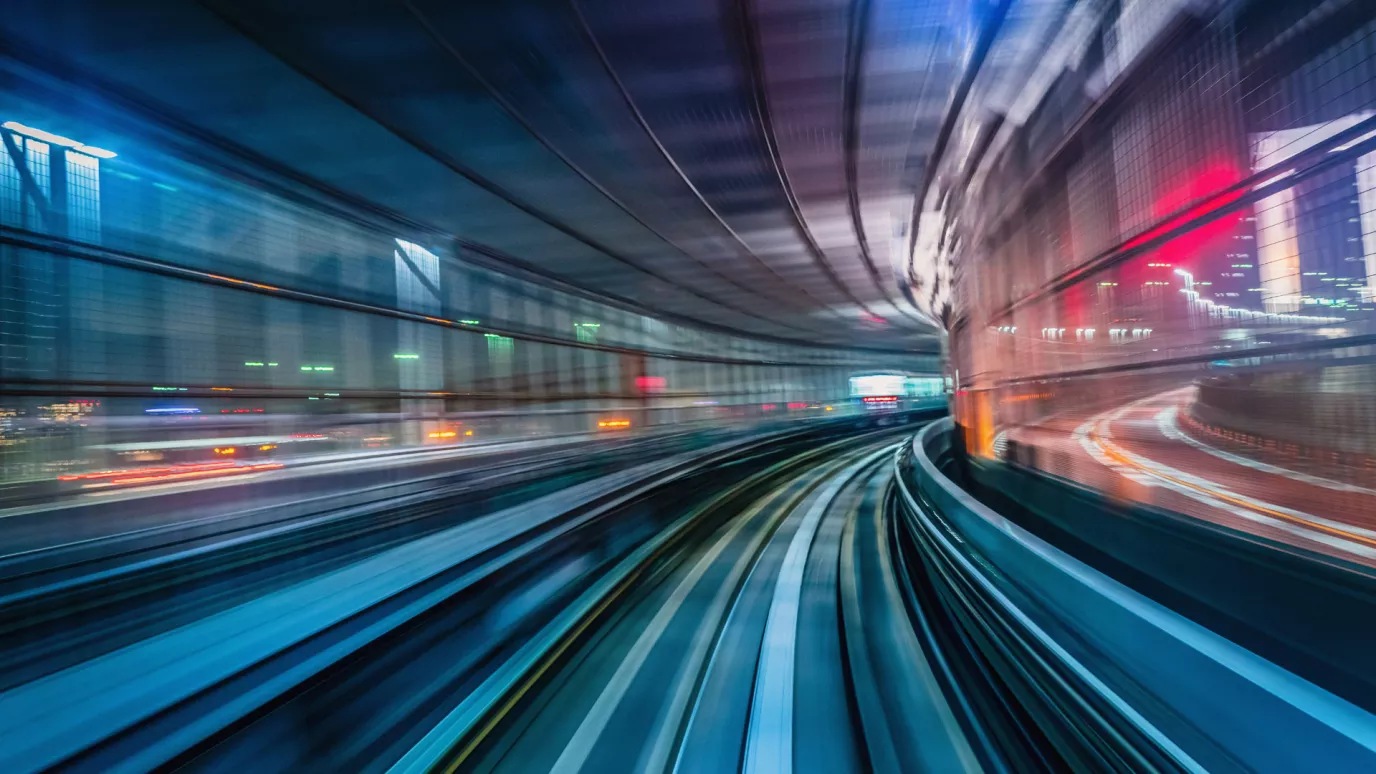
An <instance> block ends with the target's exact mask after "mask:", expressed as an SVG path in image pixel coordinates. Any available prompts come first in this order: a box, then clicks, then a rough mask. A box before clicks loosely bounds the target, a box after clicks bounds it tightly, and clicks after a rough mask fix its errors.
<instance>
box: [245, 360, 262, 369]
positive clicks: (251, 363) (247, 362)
mask: <svg viewBox="0 0 1376 774" xmlns="http://www.w3.org/2000/svg"><path fill="white" fill-rule="evenodd" d="M244 365H246V366H248V367H249V368H262V367H263V363H260V362H258V361H257V360H245V361H244Z"/></svg>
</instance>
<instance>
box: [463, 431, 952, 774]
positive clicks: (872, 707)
mask: <svg viewBox="0 0 1376 774" xmlns="http://www.w3.org/2000/svg"><path fill="white" fill-rule="evenodd" d="M893 448H894V447H893V441H892V440H889V441H883V442H877V443H876V442H870V443H867V444H864V445H862V446H858V447H852V448H849V449H847V450H845V451H844V452H842V451H835V452H832V453H823V454H817V455H815V456H814V458H813V460H812V461H811V462H810V463H809V464H808V465H807V466H806V467H805V468H803V469H802V471H801V472H799V473H798V474H796V475H794V476H792V477H789V478H787V479H786V480H784V481H783V482H782V483H778V484H777V485H776V486H774V488H773V489H772V491H768V492H767V493H766V494H764V495H763V496H761V497H759V498H758V499H756V500H754V501H753V502H752V503H750V504H749V506H748V507H745V508H743V509H742V510H740V512H739V513H738V514H736V515H735V516H734V517H732V518H729V519H727V520H725V522H724V523H721V524H719V525H716V526H715V528H714V529H710V530H705V531H704V532H703V533H702V534H701V535H699V536H697V538H696V539H694V540H692V541H688V542H687V545H685V546H683V547H682V548H681V550H679V551H678V552H677V553H676V554H673V555H671V556H669V557H666V558H665V559H664V560H662V561H661V562H660V563H659V564H658V565H657V566H656V567H654V568H653V569H652V570H651V571H650V572H649V573H648V574H647V576H646V577H645V579H644V581H643V582H642V583H639V584H637V585H636V586H634V587H633V588H630V589H629V590H628V591H627V592H626V595H625V597H624V598H623V599H622V600H620V601H619V603H618V604H616V605H613V606H611V607H609V608H608V612H607V614H606V615H605V616H604V618H603V619H602V620H601V621H599V622H598V625H597V626H596V627H594V628H592V629H590V630H589V632H588V634H587V636H585V637H584V638H583V640H582V641H581V642H579V643H578V644H577V645H576V646H575V647H573V648H571V649H570V650H569V651H568V653H567V655H566V657H565V658H564V659H563V660H562V661H561V662H560V663H559V668H558V669H555V670H553V671H551V673H550V674H549V676H548V677H547V679H544V680H542V681H540V682H538V683H537V684H536V685H535V687H534V688H533V690H532V691H531V692H530V693H529V694H528V695H526V696H525V697H524V698H523V700H522V701H520V702H519V703H517V705H516V706H515V708H514V709H513V711H512V712H511V713H510V714H509V715H507V716H506V717H505V718H503V719H502V721H501V722H500V723H498V724H496V725H495V727H494V728H493V730H492V731H491V732H490V733H488V734H486V735H485V736H484V737H483V738H482V739H481V741H480V743H479V744H477V745H470V747H469V748H467V749H466V750H465V751H463V752H461V753H460V754H459V756H458V757H456V758H454V759H451V760H450V761H448V763H449V768H450V769H462V770H473V771H547V770H548V771H557V772H572V771H683V772H717V771H732V770H741V771H754V772H781V771H791V770H798V771H814V772H828V773H831V772H847V771H857V772H858V771H867V770H872V769H873V768H874V765H875V764H874V761H873V760H872V753H871V749H872V748H874V749H876V750H879V753H878V754H879V755H880V756H882V757H883V760H884V761H886V762H887V761H892V760H894V752H893V745H894V742H893V740H892V739H891V738H889V737H891V736H893V733H892V730H891V729H890V725H892V724H891V723H889V720H888V719H887V718H885V717H884V715H886V714H887V713H889V712H892V711H902V710H903V708H901V707H899V706H897V705H896V704H895V703H893V702H892V701H889V703H888V704H885V703H884V701H885V699H886V698H891V697H892V695H894V694H902V696H903V700H902V701H901V702H899V703H903V704H907V705H908V708H909V709H912V707H913V705H922V706H918V707H917V708H916V709H913V710H912V711H913V713H914V715H915V716H916V717H917V718H919V720H918V721H917V722H919V724H920V722H921V721H922V720H928V719H933V718H934V719H935V722H934V723H931V724H929V725H928V726H927V727H926V728H924V729H921V730H922V731H923V732H924V733H926V732H931V733H932V734H934V735H935V736H936V737H937V738H938V739H939V741H937V740H933V741H932V743H931V744H930V745H929V747H930V752H931V754H932V755H933V758H932V759H930V760H937V759H938V758H939V757H940V756H942V755H943V754H944V755H945V756H946V757H945V758H944V760H946V761H948V762H954V761H958V760H959V759H960V757H961V756H962V755H968V747H966V745H965V743H964V740H963V738H961V736H960V732H959V731H958V729H957V728H956V726H955V724H954V723H953V722H951V723H947V722H943V720H942V718H943V717H944V718H949V717H950V713H949V712H948V711H945V709H944V700H943V699H941V697H940V692H939V690H936V689H935V687H934V684H933V683H930V682H929V683H928V684H927V685H925V686H922V685H919V686H915V687H914V686H908V685H902V686H898V685H889V686H885V685H881V684H879V683H878V682H877V681H878V680H880V679H885V678H887V677H889V676H890V675H891V674H892V673H888V674H886V672H887V669H886V667H887V663H885V662H883V661H882V656H881V657H880V659H879V660H876V658H875V654H876V653H877V652H881V651H882V652H884V653H892V647H891V645H892V639H893V636H894V633H895V632H900V633H901V632H903V631H906V633H907V637H908V638H910V639H911V638H912V628H911V624H910V623H909V622H908V620H907V619H906V617H905V616H904V613H903V610H902V608H901V606H900V605H895V604H892V603H893V600H892V599H890V598H886V597H885V596H884V595H883V594H882V593H877V592H875V591H873V590H872V588H871V587H875V586H877V585H882V583H883V582H884V580H883V579H884V577H885V575H886V574H887V572H888V570H887V565H886V562H887V558H886V557H885V555H884V554H885V552H884V551H882V550H881V551H874V550H873V549H874V547H875V546H876V545H877V543H876V542H875V538H876V537H877V535H878V525H879V516H880V514H879V508H880V506H881V505H882V502H883V498H882V494H883V492H884V491H885V489H886V487H887V485H888V483H889V480H890V473H891V467H892V465H891V464H890V461H891V459H892V453H893ZM861 521H863V522H864V523H865V525H866V526H865V529H864V537H863V539H862V540H859V541H857V540H856V537H855V526H856V524H857V522H861ZM861 573H864V574H865V575H866V577H867V578H868V584H869V585H868V586H866V587H865V591H864V593H857V585H856V582H855V581H856V578H857V577H858V576H859V575H860V574H861ZM843 590H844V593H843ZM876 604H877V605H878V606H879V607H878V609H877V610H874V609H873V606H874V605H876ZM871 617H873V618H874V620H875V621H877V622H878V623H877V625H874V626H870V625H869V624H870V623H871V621H870V618H871ZM862 618H864V621H863V622H862V620H861V619H862ZM871 629H873V630H874V631H875V634H874V635H873V636H872V635H871V634H870V630H871ZM908 655H910V656H913V657H916V659H917V660H918V661H919V662H920V661H921V656H920V655H919V654H917V653H909V654H908ZM900 658H901V657H900ZM856 663H862V664H864V665H865V667H866V668H864V669H861V670H853V669H852V666H853V665H854V664H856ZM928 674H930V673H928ZM914 688H915V690H913V689H914ZM928 689H931V690H928ZM924 702H925V704H924ZM862 716H863V717H862ZM901 722H902V723H905V724H906V723H911V722H914V721H913V719H912V718H908V719H905V720H903V721H901ZM881 724H887V725H883V727H882V728H881V727H880V725H881ZM904 733H906V730H905V731H904ZM880 737H883V739H882V740H881V739H878V738H880ZM943 750H945V751H947V752H946V753H942V752H941V751H943ZM470 751H471V754H468V753H469V752H470ZM969 760H970V759H969V758H968V757H966V758H965V761H967V762H968V761H969Z"/></svg>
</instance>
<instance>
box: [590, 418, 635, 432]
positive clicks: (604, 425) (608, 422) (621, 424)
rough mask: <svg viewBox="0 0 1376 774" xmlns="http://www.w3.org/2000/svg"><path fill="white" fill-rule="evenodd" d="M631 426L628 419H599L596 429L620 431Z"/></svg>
mask: <svg viewBox="0 0 1376 774" xmlns="http://www.w3.org/2000/svg"><path fill="white" fill-rule="evenodd" d="M630 426H631V420H629V419H599V420H597V427H598V428H599V429H601V430H620V429H623V428H627V427H630Z"/></svg>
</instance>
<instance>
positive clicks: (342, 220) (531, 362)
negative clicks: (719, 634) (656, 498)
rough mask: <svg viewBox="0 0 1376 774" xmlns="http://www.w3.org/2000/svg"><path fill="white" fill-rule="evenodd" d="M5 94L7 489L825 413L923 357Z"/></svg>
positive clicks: (36, 97) (114, 118)
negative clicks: (682, 311) (227, 162)
mask: <svg viewBox="0 0 1376 774" xmlns="http://www.w3.org/2000/svg"><path fill="white" fill-rule="evenodd" d="M16 92H17V93H14V94H11V95H9V96H11V97H12V99H10V100H8V101H7V102H6V110H8V111H12V113H11V114H10V115H6V116H0V120H3V121H9V123H7V124H5V128H4V129H2V130H0V134H3V137H4V140H5V151H6V152H5V153H3V154H0V233H2V234H3V241H0V315H2V317H0V390H2V392H0V416H3V420H4V423H3V424H2V425H0V476H3V478H4V480H6V481H19V480H25V479H42V478H51V477H52V476H55V475H63V474H70V473H74V472H82V471H89V470H92V469H98V468H102V467H112V466H113V467H120V466H129V465H134V464H162V463H166V462H179V461H203V460H202V458H205V459H210V458H211V457H210V455H215V454H219V452H216V451H215V449H217V448H218V449H225V448H230V447H231V446H232V447H233V449H234V451H233V452H232V454H233V455H237V457H238V458H242V457H244V456H253V457H257V456H273V457H278V456H283V455H287V454H291V453H298V452H299V453H316V452H324V451H343V450H377V449H383V448H395V447H409V446H417V445H427V444H445V443H469V442H481V441H493V440H500V439H509V438H523V437H531V436H545V435H556V434H577V433H585V432H597V431H598V430H599V422H600V421H604V420H605V419H606V418H607V417H615V418H617V419H628V420H629V425H630V427H631V428H632V429H633V430H634V429H640V428H650V427H658V426H665V425H669V424H681V423H685V422H703V421H723V422H735V421H757V420H759V419H761V418H769V417H773V416H784V415H789V416H809V415H820V414H821V413H823V412H825V411H827V410H846V408H847V406H846V399H847V378H848V377H849V375H850V374H851V373H853V372H855V371H857V370H863V369H873V368H876V367H883V368H899V369H904V370H908V371H911V372H927V373H931V372H934V371H935V370H936V368H937V364H936V362H935V358H930V357H915V356H914V357H905V356H896V357H897V359H895V356H890V355H885V354H882V353H873V354H867V353H865V352H863V351H862V352H858V353H857V352H852V351H842V350H834V349H825V348H819V347H815V346H808V345H805V344H789V343H777V342H773V341H761V340H752V339H749V338H745V337H741V336H735V335H730V334H727V333H721V332H718V331H709V330H700V329H695V328H690V327H685V326H682V325H678V324H675V323H674V322H671V321H665V320H660V319H655V318H653V317H649V316H646V315H644V314H640V313H637V312H636V311H633V310H630V309H627V308H623V307H619V306H615V305H610V304H607V303H602V302H600V301H598V300H597V299H595V298H592V297H588V296H585V295H582V294H579V293H577V292H573V291H565V290H561V289H556V288H552V287H548V286H547V283H546V282H543V281H541V280H540V278H537V277H526V276H519V275H518V274H515V273H503V272H499V271H496V270H494V268H493V267H489V265H488V262H487V261H486V260H485V259H483V258H482V257H481V256H477V255H475V254H473V253H470V252H468V251H467V249H466V248H465V247H464V246H463V243H462V242H461V241H458V240H456V239H455V238H454V237H452V236H438V235H435V234H428V233H398V229H396V228H395V226H393V225H390V224H386V223H381V222H378V221H376V220H372V219H369V218H368V217H367V216H366V213H359V212H357V211H354V210H349V209H347V208H345V207H343V206H342V205H340V204H339V203H338V202H335V201H333V200H331V199H329V198H328V197H325V196H323V195H322V194H321V193H320V192H318V191H314V190H308V189H304V188H302V187H301V186H299V185H296V184H294V183H292V182H291V181H286V180H279V179H276V178H273V177H272V176H271V175H270V174H269V173H267V172H265V171H264V170H261V169H257V168H254V167H252V166H250V165H245V164H239V165H237V166H232V167H228V168H227V167H225V166H223V165H217V164H211V163H209V162H205V161H202V160H200V159H192V158H190V157H191V156H195V155H196V154H195V153H188V152H180V153H174V152H173V151H172V149H171V148H170V147H168V146H167V145H166V144H159V143H156V142H154V141H153V138H155V137H161V136H162V135H161V134H160V133H159V130H157V128H156V127H150V126H146V125H140V124H137V123H135V122H133V120H132V119H130V118H129V117H127V116H121V115H118V114H107V113H105V112H102V111H99V110H92V111H90V112H89V113H87V114H85V115H81V116H73V115H72V114H71V113H69V112H61V111H54V110H52V109H50V108H49V107H48V104H47V103H48V100H46V99H45V96H52V95H48V94H47V93H46V92H45V91H44V90H43V89H42V88H39V87H37V86H35V87H33V88H17V89H16ZM97 119H99V120H97ZM88 140H89V141H91V142H98V143H99V147H95V146H89V145H86V144H85V143H86V142H87V141H88ZM106 148H109V149H111V150H105V149H106ZM193 148H194V145H193ZM459 236H460V237H461V236H462V235H459ZM616 429H618V430H624V429H625V424H624V423H617V424H616ZM226 439H239V440H238V441H235V442H234V443H233V444H230V443H229V442H228V441H227V440H226ZM243 439H249V440H248V441H244V440H243ZM260 452H261V454H260Z"/></svg>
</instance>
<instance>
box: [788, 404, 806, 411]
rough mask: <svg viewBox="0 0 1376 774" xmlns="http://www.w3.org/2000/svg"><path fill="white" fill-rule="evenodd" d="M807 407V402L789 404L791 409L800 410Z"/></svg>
mask: <svg viewBox="0 0 1376 774" xmlns="http://www.w3.org/2000/svg"><path fill="white" fill-rule="evenodd" d="M805 408H807V404H806V403H790V404H788V410H789V411H798V410H799V409H805Z"/></svg>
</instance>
